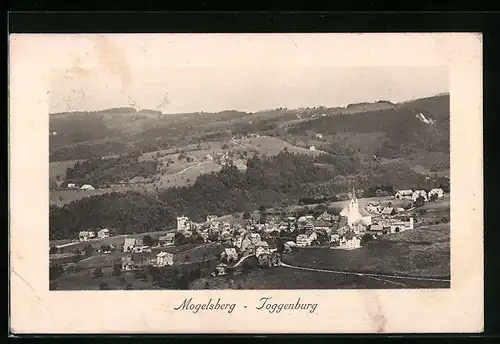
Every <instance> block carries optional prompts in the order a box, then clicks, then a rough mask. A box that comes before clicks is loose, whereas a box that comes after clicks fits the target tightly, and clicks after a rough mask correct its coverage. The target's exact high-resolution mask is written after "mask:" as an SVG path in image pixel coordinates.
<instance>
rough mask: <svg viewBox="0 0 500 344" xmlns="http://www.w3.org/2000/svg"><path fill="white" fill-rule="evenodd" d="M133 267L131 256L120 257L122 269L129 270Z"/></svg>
mask: <svg viewBox="0 0 500 344" xmlns="http://www.w3.org/2000/svg"><path fill="white" fill-rule="evenodd" d="M133 269H134V262H133V261H132V257H130V256H127V257H122V270H126V271H130V270H133Z"/></svg>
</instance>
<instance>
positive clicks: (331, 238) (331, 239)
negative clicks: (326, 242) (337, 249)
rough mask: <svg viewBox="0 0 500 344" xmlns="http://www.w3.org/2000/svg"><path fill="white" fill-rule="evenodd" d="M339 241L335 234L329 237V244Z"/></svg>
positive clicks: (337, 235)
mask: <svg viewBox="0 0 500 344" xmlns="http://www.w3.org/2000/svg"><path fill="white" fill-rule="evenodd" d="M339 240H340V235H339V234H337V233H335V234H331V235H330V242H339Z"/></svg>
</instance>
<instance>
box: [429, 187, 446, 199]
mask: <svg viewBox="0 0 500 344" xmlns="http://www.w3.org/2000/svg"><path fill="white" fill-rule="evenodd" d="M434 195H436V196H437V198H443V197H444V191H443V189H441V188H439V189H432V190H431V191H429V194H428V196H429V199H431V198H432V197H433V196H434ZM436 196H434V197H436Z"/></svg>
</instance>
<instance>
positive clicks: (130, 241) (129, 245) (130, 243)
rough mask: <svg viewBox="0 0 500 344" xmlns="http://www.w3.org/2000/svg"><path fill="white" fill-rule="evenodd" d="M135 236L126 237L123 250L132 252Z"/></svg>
mask: <svg viewBox="0 0 500 344" xmlns="http://www.w3.org/2000/svg"><path fill="white" fill-rule="evenodd" d="M135 242H136V240H135V238H126V239H125V242H124V243H123V252H131V251H132V250H133V249H134V246H135Z"/></svg>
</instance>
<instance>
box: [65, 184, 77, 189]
mask: <svg viewBox="0 0 500 344" xmlns="http://www.w3.org/2000/svg"><path fill="white" fill-rule="evenodd" d="M67 187H68V189H74V188H76V184H75V183H68V185H67Z"/></svg>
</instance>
